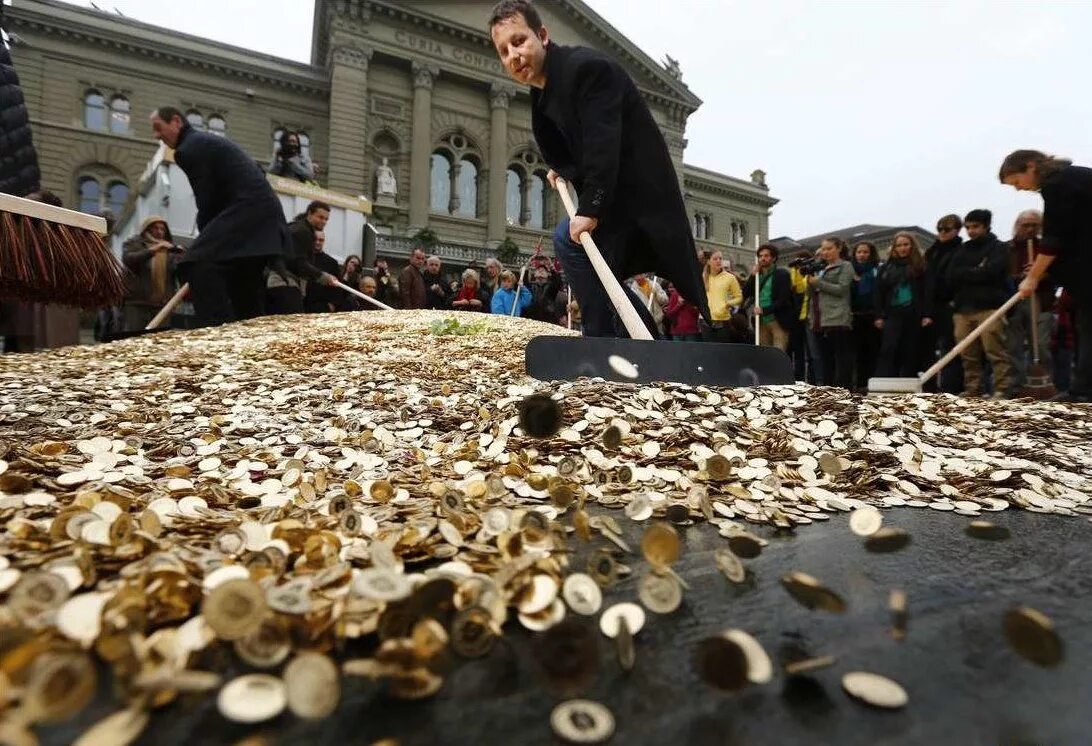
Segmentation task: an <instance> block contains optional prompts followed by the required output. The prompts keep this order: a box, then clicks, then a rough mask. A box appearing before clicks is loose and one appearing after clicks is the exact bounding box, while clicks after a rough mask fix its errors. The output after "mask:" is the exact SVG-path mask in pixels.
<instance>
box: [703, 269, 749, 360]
mask: <svg viewBox="0 0 1092 746" xmlns="http://www.w3.org/2000/svg"><path fill="white" fill-rule="evenodd" d="M702 280H703V281H704V283H705V297H706V300H707V301H708V303H709V316H710V318H711V319H712V321H713V323H712V325H711V326H707V325H706V324H705V323H704V322H703V323H702V336H703V337H704V338H705V341H707V342H742V341H746V326H747V321H746V319H743V318H742V317H740V319H742V323H740V322H739V321H733V318H734V316H735V314H736V312H737V311H738V310H739V307H740V306H741V305H742V304H743V289H742V288H741V287H740V286H739V278H737V277H736V276H735V275H734V274H732V273H731V272H729V271H727V270H726V269H725V268H724V256H723V255H722V254H721V253H720V252H719V251H714V252H713V253H712V254H710V255H709V260H708V261H707V262H706V263H705V268H704V269H703V270H702ZM741 336H742V337H743V338H742V339H741V338H740V337H741Z"/></svg>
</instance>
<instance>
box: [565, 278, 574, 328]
mask: <svg viewBox="0 0 1092 746" xmlns="http://www.w3.org/2000/svg"><path fill="white" fill-rule="evenodd" d="M566 295H567V299H566V302H565V326H566V327H567V328H569V329H572V328H573V286H572V285H569V286H568V287H567V288H566Z"/></svg>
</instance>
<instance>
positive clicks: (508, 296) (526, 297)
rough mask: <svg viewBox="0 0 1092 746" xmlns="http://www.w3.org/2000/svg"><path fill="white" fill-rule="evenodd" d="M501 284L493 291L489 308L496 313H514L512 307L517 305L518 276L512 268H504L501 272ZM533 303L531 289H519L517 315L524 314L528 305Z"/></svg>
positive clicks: (508, 314)
mask: <svg viewBox="0 0 1092 746" xmlns="http://www.w3.org/2000/svg"><path fill="white" fill-rule="evenodd" d="M500 282H501V286H500V287H499V288H498V289H497V291H496V292H495V293H493V298H492V300H491V301H490V308H489V310H490V311H492V312H493V313H496V314H504V315H506V316H511V315H512V307H513V306H515V305H516V276H515V274H513V273H512V271H511V270H507V269H506V270H504V271H503V272H501V274H500ZM530 305H531V291H530V290H528V289H527V288H526V287H521V288H520V289H519V307H518V308H516V314H515V315H516V316H522V315H523V312H524V311H525V310H527V307H528V306H530Z"/></svg>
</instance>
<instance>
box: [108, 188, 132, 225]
mask: <svg viewBox="0 0 1092 746" xmlns="http://www.w3.org/2000/svg"><path fill="white" fill-rule="evenodd" d="M128 197H129V187H128V186H126V185H125V184H124V183H123V182H120V181H113V182H110V186H108V187H107V188H106V209H107V210H109V211H110V212H112V213H114V216H115V217H117V216H119V215H121V210H122V208H123V207H125V200H126V199H128Z"/></svg>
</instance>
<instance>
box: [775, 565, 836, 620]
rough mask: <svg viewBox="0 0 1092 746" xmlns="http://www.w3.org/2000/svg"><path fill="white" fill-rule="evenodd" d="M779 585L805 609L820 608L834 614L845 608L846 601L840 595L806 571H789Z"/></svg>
mask: <svg viewBox="0 0 1092 746" xmlns="http://www.w3.org/2000/svg"><path fill="white" fill-rule="evenodd" d="M781 585H783V586H784V587H785V590H787V591H788V592H789V595H790V596H792V597H793V598H794V599H796V600H797V601H798V602H799V603H800V604H801V605H802V606H804V607H805V608H807V609H812V610H815V609H820V610H822V611H829V612H831V613H834V614H842V613H844V612H845V610H846V602H845V601H843V600H842V597H841V596H839V595H838V594H837V593H835V592H834V591H832V590H830V589H829V588H827V587H826V586H824V585H823V584H822V583H820V582H819V581H818V580H816V579H815V578H813V577H812V576H811V575H808V574H807V573H802V572H790V573H789V574H788V575H786V576H784V577H783V578H781Z"/></svg>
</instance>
